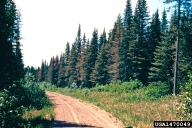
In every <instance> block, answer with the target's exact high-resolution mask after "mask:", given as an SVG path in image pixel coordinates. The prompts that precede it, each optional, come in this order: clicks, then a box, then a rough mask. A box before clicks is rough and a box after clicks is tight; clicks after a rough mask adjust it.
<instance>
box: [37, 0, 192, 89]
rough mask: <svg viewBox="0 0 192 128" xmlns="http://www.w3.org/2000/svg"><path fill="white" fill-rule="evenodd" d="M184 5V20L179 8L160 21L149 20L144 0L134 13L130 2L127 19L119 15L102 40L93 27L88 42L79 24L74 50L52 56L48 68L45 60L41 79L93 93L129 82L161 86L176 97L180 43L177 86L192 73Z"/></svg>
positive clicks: (190, 19) (190, 11) (191, 25)
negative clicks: (93, 89)
mask: <svg viewBox="0 0 192 128" xmlns="http://www.w3.org/2000/svg"><path fill="white" fill-rule="evenodd" d="M166 2H167V3H168V2H170V1H166ZM181 5H183V6H181V7H180V9H181V10H182V13H181V14H180V17H178V10H177V9H178V6H175V11H173V12H172V15H171V18H170V21H168V20H167V12H166V10H165V9H164V10H163V12H162V17H159V10H156V12H155V13H154V14H153V15H152V17H150V16H149V10H148V6H147V2H146V0H138V1H137V5H136V8H135V12H134V13H133V11H132V8H131V0H127V3H126V7H125V11H124V17H123V18H122V17H121V15H118V17H117V20H116V21H115V23H114V27H113V29H112V30H111V31H110V32H109V33H108V38H107V35H106V32H105V29H104V30H103V33H102V34H101V35H100V36H99V35H98V30H97V29H96V28H94V30H93V33H92V38H91V40H90V41H89V39H86V35H85V34H84V35H83V37H82V35H81V25H79V27H78V32H77V37H76V38H75V42H74V43H73V44H72V47H71V49H70V46H69V43H67V44H66V50H65V53H64V54H61V55H60V58H59V57H58V56H56V57H52V58H51V61H50V63H49V65H48V64H47V62H44V61H43V62H42V64H41V68H40V71H39V73H38V80H39V81H44V80H45V81H49V82H51V83H52V84H55V85H57V86H58V87H65V86H70V85H71V84H73V83H75V84H76V85H77V86H79V87H88V88H91V87H93V86H95V85H96V84H101V85H104V84H107V83H109V82H111V81H121V82H124V81H128V80H129V79H130V78H131V79H138V80H140V81H142V82H143V83H144V84H145V85H148V84H149V83H158V82H159V81H160V82H162V83H164V84H166V85H167V86H169V88H170V92H172V91H173V85H174V82H173V81H174V70H175V69H174V67H175V61H176V60H175V57H176V54H175V53H176V50H175V49H176V46H177V40H178V38H179V40H180V45H178V49H179V52H178V58H179V60H178V71H177V74H178V79H177V82H178V85H179V84H180V83H182V82H184V81H186V79H187V73H188V71H190V70H192V67H191V62H192V43H191V42H192V6H191V2H190V0H182V1H181ZM186 7H187V9H186ZM178 20H179V25H180V27H179V28H178ZM178 29H179V31H180V35H178V33H177V30H178ZM178 36H179V37H178ZM154 85H155V84H154Z"/></svg>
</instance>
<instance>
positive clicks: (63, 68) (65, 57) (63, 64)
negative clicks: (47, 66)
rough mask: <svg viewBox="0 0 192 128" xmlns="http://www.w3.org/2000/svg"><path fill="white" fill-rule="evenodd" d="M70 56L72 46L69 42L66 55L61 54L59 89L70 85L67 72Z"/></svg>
mask: <svg viewBox="0 0 192 128" xmlns="http://www.w3.org/2000/svg"><path fill="white" fill-rule="evenodd" d="M69 55H70V45H69V42H67V44H66V48H65V53H64V54H61V56H60V61H59V69H58V82H57V86H59V87H66V86H67V84H68V79H67V77H66V71H67V66H68V63H69Z"/></svg>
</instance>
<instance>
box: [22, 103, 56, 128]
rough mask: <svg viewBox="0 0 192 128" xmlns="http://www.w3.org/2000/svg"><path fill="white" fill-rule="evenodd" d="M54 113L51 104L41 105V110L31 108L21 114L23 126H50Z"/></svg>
mask: <svg viewBox="0 0 192 128" xmlns="http://www.w3.org/2000/svg"><path fill="white" fill-rule="evenodd" d="M54 117H55V113H54V107H53V105H49V106H46V105H45V107H43V108H42V109H41V110H37V109H31V110H29V111H28V110H27V111H25V113H24V114H23V123H24V127H27V128H28V127H30V128H51V127H52V126H51V125H52V122H53V120H54Z"/></svg>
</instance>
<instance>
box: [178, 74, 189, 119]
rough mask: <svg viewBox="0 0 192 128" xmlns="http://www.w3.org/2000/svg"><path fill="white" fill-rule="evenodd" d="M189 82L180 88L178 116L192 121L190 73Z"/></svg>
mask: <svg viewBox="0 0 192 128" xmlns="http://www.w3.org/2000/svg"><path fill="white" fill-rule="evenodd" d="M188 76H189V80H188V82H187V83H186V84H185V85H184V86H181V87H180V90H181V94H180V95H179V96H180V98H179V100H178V102H177V105H176V109H177V116H178V117H179V118H181V120H182V119H186V120H192V73H189V75H188Z"/></svg>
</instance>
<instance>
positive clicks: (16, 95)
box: [0, 73, 54, 128]
mask: <svg viewBox="0 0 192 128" xmlns="http://www.w3.org/2000/svg"><path fill="white" fill-rule="evenodd" d="M35 111H38V113H36V114H35V115H34V112H35ZM30 113H31V114H30ZM53 118H54V112H53V105H52V103H51V102H50V101H49V99H48V98H47V97H46V95H45V91H43V90H42V89H40V88H39V84H38V83H36V82H35V81H34V76H33V75H32V74H31V73H27V74H26V75H25V78H24V79H23V80H21V81H19V82H14V83H13V85H10V86H9V88H7V89H4V90H2V91H0V127H1V128H4V127H5V128H7V127H9V128H14V127H22V128H23V127H24V128H34V127H38V128H41V127H42V128H44V127H48V126H50V127H51V122H52V120H53Z"/></svg>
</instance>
